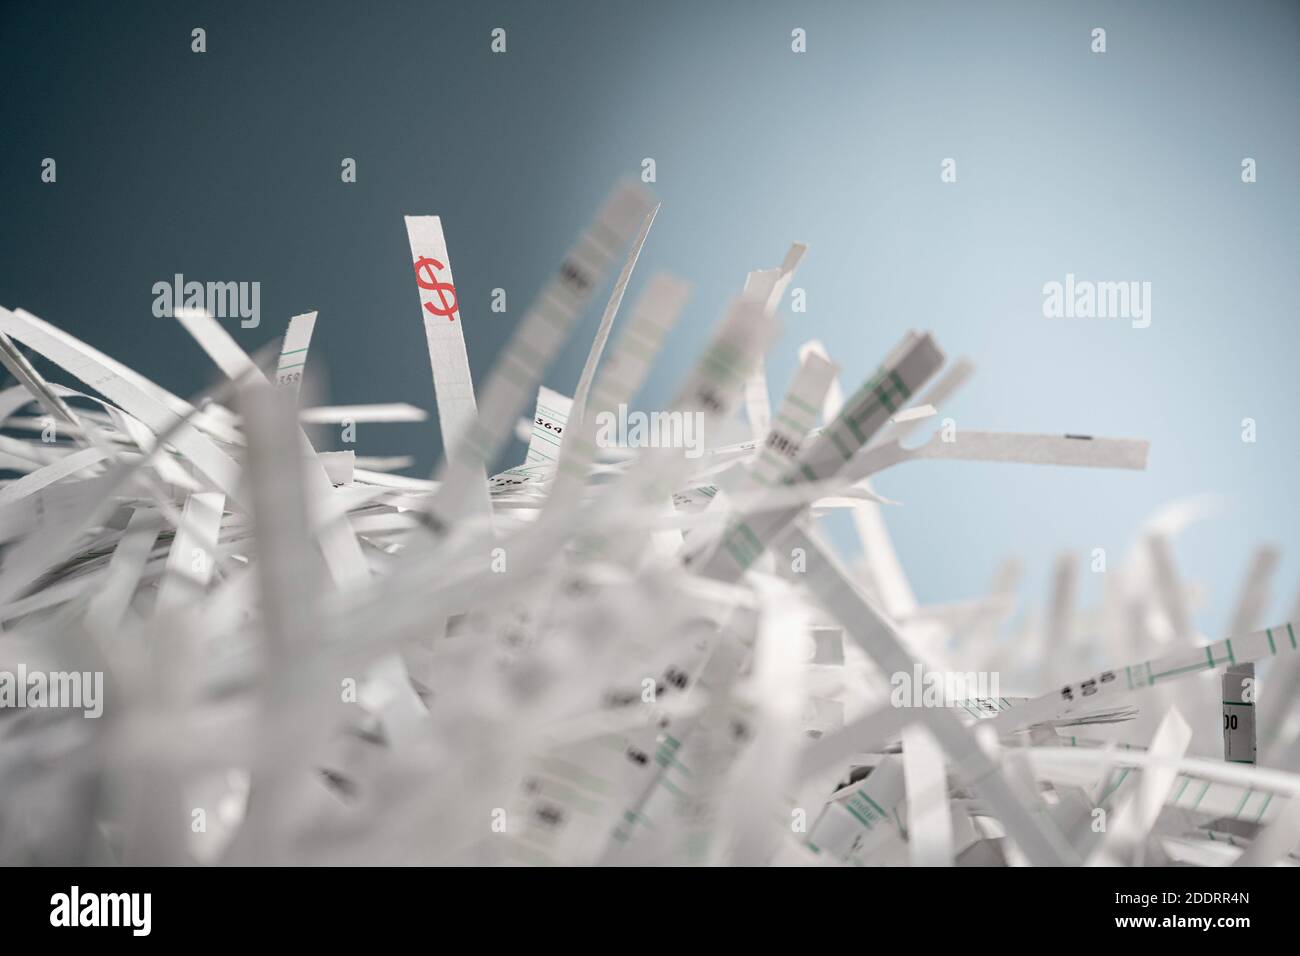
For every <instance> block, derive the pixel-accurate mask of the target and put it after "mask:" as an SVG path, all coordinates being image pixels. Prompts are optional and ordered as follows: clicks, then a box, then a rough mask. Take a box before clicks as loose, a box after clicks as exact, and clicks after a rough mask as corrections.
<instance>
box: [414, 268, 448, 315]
mask: <svg viewBox="0 0 1300 956" xmlns="http://www.w3.org/2000/svg"><path fill="white" fill-rule="evenodd" d="M445 268H447V267H446V266H444V265H443V264H442V263H441V262H439V261H438V260H437V259H430V258H429V257H428V256H421V257H420V258H419V259H416V260H415V284H416V285H418V286H419V287H420V288H421V289H428V290H429V291H430V292H433V293H436V294H437V296H438V301H439V302H441V303H442V308H438V306H437V304H436V303H433V302H426V303H424V307H425V308H426V309H428V310H429V313H430V314H431V315H445V316H446V317H447V321H448V322H455V321H456V287H455V286H454V285H452V284H451V283H450V282H439V281H438V277H437V275H436V274H435V270H438V269H445ZM422 270H423V271H422ZM449 297H450V299H451V301H448V298H449Z"/></svg>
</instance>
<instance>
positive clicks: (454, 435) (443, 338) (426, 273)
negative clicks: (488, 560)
mask: <svg viewBox="0 0 1300 956" xmlns="http://www.w3.org/2000/svg"><path fill="white" fill-rule="evenodd" d="M406 236H407V238H408V239H409V240H410V244H411V265H412V268H413V269H414V270H415V278H416V284H417V285H418V286H419V288H420V311H421V312H422V314H423V316H424V335H425V338H426V339H427V340H428V343H429V364H430V365H431V366H432V367H433V393H434V397H435V398H436V400H437V403H438V425H439V427H440V428H441V429H442V447H443V450H444V453H445V455H446V457H447V459H448V460H449V461H450V460H451V457H452V456H453V455H455V454H456V453H457V451H458V445H459V442H460V440H461V439H462V438H463V437H464V436H465V435H466V434H467V433H468V432H469V429H470V427H471V426H472V425H473V424H474V420H475V418H477V416H478V408H477V406H476V405H475V403H474V383H473V381H472V380H471V379H470V374H469V355H468V353H467V352H466V351H465V333H464V331H463V330H462V329H461V325H460V321H461V320H460V301H459V299H458V298H457V296H456V285H455V282H454V280H453V279H452V275H451V259H450V258H448V256H447V241H446V239H445V238H444V237H443V234H442V220H441V219H440V218H439V217H438V216H407V217H406ZM478 471H479V472H480V473H481V474H482V477H483V481H482V483H481V484H480V490H479V492H477V493H475V494H473V495H470V496H468V498H467V501H466V505H467V507H469V508H470V509H471V510H472V511H473V512H474V513H476V514H483V515H487V514H489V513H490V512H491V503H490V501H489V499H488V495H487V472H486V471H484V469H483V467H482V466H481V465H479V466H478Z"/></svg>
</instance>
